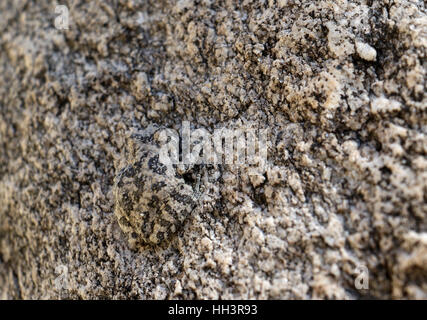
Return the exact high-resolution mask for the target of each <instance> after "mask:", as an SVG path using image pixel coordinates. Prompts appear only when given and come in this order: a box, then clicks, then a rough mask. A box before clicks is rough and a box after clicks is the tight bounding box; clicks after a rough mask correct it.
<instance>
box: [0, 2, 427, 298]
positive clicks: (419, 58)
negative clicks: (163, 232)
mask: <svg viewBox="0 0 427 320" xmlns="http://www.w3.org/2000/svg"><path fill="white" fill-rule="evenodd" d="M56 4H65V5H67V7H68V8H69V14H70V21H69V29H68V30H57V29H55V27H54V20H55V18H56V16H57V14H55V5H56ZM426 13H427V12H426V7H425V2H424V1H422V0H418V1H417V0H394V1H393V0H378V1H370V0H353V1H350V0H343V1H333V0H322V1H320V0H319V1H300V0H277V1H275V0H269V1H264V0H246V1H241V2H240V3H239V4H237V2H235V1H210V0H200V1H193V0H181V1H177V2H176V1H159V0H153V1H151V0H150V1H142V0H141V1H137V0H108V1H104V0H99V1H90V2H89V1H83V0H76V1H61V3H59V2H58V3H56V2H55V1H36V2H35V1H27V0H16V1H1V2H0V150H1V152H0V297H1V298H4V299H36V298H51V299H57V298H72V299H78V298H81V299H101V298H113V299H124V298H128V299H129V298H130V299H134V298H137V299H164V298H166V299H172V298H176V299H195V298H197V299H212V298H214V299H216V298H221V299H232V298H238V299H246V298H256V299H267V298H274V299H313V298H316V299H318V298H319V299H324V298H329V299H331V298H332V299H333V298H340V299H360V298H424V299H426V298H427V233H426V232H427V221H426V213H427V204H426V203H427V201H426V191H427V182H426V181H427V158H426V149H427V136H426V134H427V127H426V124H427V117H426V106H427V103H426V102H427V101H426V95H425V93H426V64H427V60H426V47H427V14H426ZM184 120H186V121H189V122H190V123H191V124H192V126H193V127H194V128H205V129H207V130H213V129H214V128H229V127H236V126H237V127H245V126H251V125H252V124H256V125H257V126H259V127H260V128H268V129H269V138H268V161H267V163H266V165H265V166H264V167H262V168H258V169H257V170H255V171H254V170H252V171H251V172H250V174H249V172H248V171H247V170H248V169H247V168H240V167H235V166H234V167H233V166H227V165H224V166H219V167H214V168H210V170H208V171H207V174H205V175H204V178H203V179H202V182H201V187H202V189H201V190H203V192H202V195H201V197H200V200H199V204H198V208H199V209H200V210H196V211H195V212H194V213H193V214H191V215H190V216H189V217H188V218H187V219H186V220H185V222H184V223H183V225H182V228H181V229H180V230H179V231H178V232H177V233H176V234H175V235H174V236H173V237H171V239H170V240H168V241H166V242H164V243H162V244H161V245H152V246H136V247H132V246H130V245H129V242H128V239H127V235H126V234H125V233H124V232H123V231H122V229H121V228H120V227H119V224H118V221H117V218H116V215H115V214H114V210H115V199H114V192H113V186H114V177H115V176H116V175H117V172H118V170H119V169H120V167H121V166H122V164H123V161H124V159H125V158H126V156H127V155H126V148H125V144H126V135H127V134H128V133H129V132H139V131H141V130H143V129H145V128H146V127H148V126H149V125H150V124H156V125H161V126H163V127H166V128H171V129H175V130H179V129H180V127H181V125H182V121H184ZM189 178H190V180H191V181H194V177H189ZM172 189H173V188H172ZM180 221H181V220H180ZM360 266H364V267H366V269H367V270H368V272H369V273H368V275H369V288H368V289H363V288H362V289H358V288H357V286H356V285H355V279H357V276H358V273H357V269H358V268H359V267H360Z"/></svg>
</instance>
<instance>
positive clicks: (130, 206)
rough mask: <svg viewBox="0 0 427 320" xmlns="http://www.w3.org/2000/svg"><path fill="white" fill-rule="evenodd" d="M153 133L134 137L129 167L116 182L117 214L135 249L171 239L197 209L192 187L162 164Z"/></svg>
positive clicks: (130, 148) (117, 177) (171, 168)
mask: <svg viewBox="0 0 427 320" xmlns="http://www.w3.org/2000/svg"><path fill="white" fill-rule="evenodd" d="M153 133H154V131H153V130H151V131H148V132H145V133H143V134H137V135H133V136H131V138H130V139H129V150H130V151H129V159H128V165H127V166H125V167H124V168H122V169H121V170H119V172H118V174H117V175H116V178H115V181H114V196H115V214H116V216H117V219H118V223H119V226H120V228H121V229H122V230H123V231H124V232H125V233H126V234H127V235H128V236H129V242H130V243H131V245H136V244H151V245H158V244H160V243H162V242H163V241H166V240H168V239H170V238H171V236H172V235H173V234H175V233H176V232H177V231H178V229H179V228H180V227H181V226H182V224H183V223H184V221H185V220H186V218H187V217H188V216H189V215H190V214H191V212H192V211H193V209H194V208H195V207H196V201H197V200H196V195H195V192H194V191H193V188H192V186H191V185H190V184H187V183H186V181H185V180H184V178H183V176H182V175H180V174H178V173H177V171H176V170H175V168H174V167H173V166H171V165H170V166H166V165H164V164H162V163H161V162H160V161H159V152H158V146H157V144H156V143H155V142H154V141H153V138H152V137H153Z"/></svg>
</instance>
